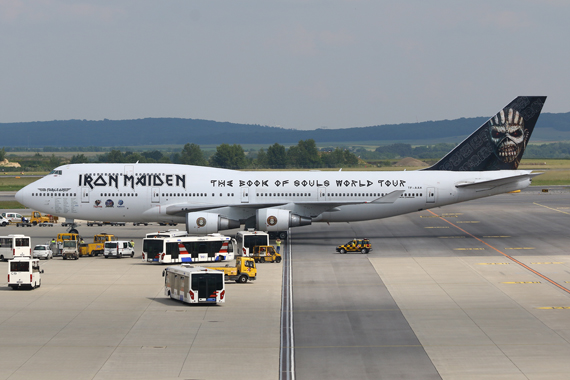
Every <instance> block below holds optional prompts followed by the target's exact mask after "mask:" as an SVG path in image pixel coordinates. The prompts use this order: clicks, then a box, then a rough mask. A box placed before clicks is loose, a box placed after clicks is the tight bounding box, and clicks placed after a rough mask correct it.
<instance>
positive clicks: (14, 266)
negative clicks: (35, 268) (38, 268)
mask: <svg viewBox="0 0 570 380" xmlns="http://www.w3.org/2000/svg"><path fill="white" fill-rule="evenodd" d="M29 271H30V262H29V261H11V262H10V272H29Z"/></svg>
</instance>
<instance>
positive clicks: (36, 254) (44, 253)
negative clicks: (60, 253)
mask: <svg viewBox="0 0 570 380" xmlns="http://www.w3.org/2000/svg"><path fill="white" fill-rule="evenodd" d="M32 257H33V258H38V259H46V260H49V259H53V252H52V251H51V249H50V248H49V245H45V244H40V245H36V246H35V247H34V250H33V251H32Z"/></svg>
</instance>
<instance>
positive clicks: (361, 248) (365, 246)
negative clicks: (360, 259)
mask: <svg viewBox="0 0 570 380" xmlns="http://www.w3.org/2000/svg"><path fill="white" fill-rule="evenodd" d="M336 251H337V252H338V253H341V254H342V253H347V252H360V253H368V252H370V251H372V244H370V240H368V239H352V240H351V241H349V242H348V243H346V244H343V245H339V246H338V247H336Z"/></svg>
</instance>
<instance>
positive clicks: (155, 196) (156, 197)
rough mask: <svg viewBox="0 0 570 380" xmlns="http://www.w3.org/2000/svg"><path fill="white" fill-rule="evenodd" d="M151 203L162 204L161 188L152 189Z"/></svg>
mask: <svg viewBox="0 0 570 380" xmlns="http://www.w3.org/2000/svg"><path fill="white" fill-rule="evenodd" d="M151 202H152V203H160V187H153V188H152V189H151Z"/></svg>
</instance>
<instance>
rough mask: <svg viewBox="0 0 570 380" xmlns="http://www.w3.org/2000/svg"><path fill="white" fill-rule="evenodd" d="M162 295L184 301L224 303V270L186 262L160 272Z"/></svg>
mask: <svg viewBox="0 0 570 380" xmlns="http://www.w3.org/2000/svg"><path fill="white" fill-rule="evenodd" d="M162 276H163V277H164V295H165V296H168V297H170V298H172V299H175V300H179V301H182V302H186V303H211V304H217V303H224V302H225V301H226V298H225V296H226V290H225V285H224V272H221V271H217V270H212V269H208V268H204V267H195V266H192V265H188V264H182V265H178V266H172V267H168V268H166V269H165V270H164V271H163V272H162Z"/></svg>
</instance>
